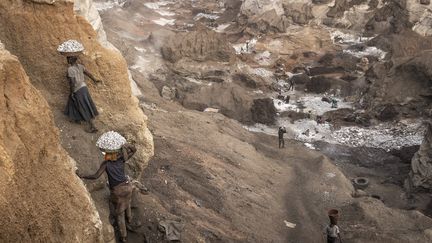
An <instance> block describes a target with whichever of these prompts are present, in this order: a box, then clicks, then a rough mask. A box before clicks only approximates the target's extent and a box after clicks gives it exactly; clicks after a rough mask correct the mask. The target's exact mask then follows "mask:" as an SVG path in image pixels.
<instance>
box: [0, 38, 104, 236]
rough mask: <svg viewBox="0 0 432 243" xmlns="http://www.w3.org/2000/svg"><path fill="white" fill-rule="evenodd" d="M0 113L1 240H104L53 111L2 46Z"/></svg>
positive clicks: (15, 60)
mask: <svg viewBox="0 0 432 243" xmlns="http://www.w3.org/2000/svg"><path fill="white" fill-rule="evenodd" d="M0 45H1V44H0ZM0 112H1V114H2V115H1V116H0V130H1V131H2V132H1V133H0V178H1V180H0V208H1V209H2V211H1V213H0V227H1V230H0V241H1V242H37V241H39V242H102V238H101V234H102V222H101V221H100V218H99V214H98V212H97V211H96V208H95V206H94V205H93V202H92V200H91V198H90V195H89V194H88V193H87V190H86V189H85V187H84V185H83V183H82V182H81V181H80V180H79V179H78V178H77V177H76V176H75V173H74V167H75V166H74V162H73V160H72V159H71V158H70V157H69V156H68V155H67V153H66V151H65V150H63V148H62V147H61V146H60V138H59V131H58V129H57V128H56V127H55V124H54V120H53V115H52V113H51V111H50V107H49V106H48V104H47V102H46V101H45V99H44V98H43V96H42V94H41V93H40V92H39V91H37V90H36V89H35V88H34V87H33V85H32V84H31V83H30V80H29V78H28V76H27V74H26V73H25V71H24V69H23V67H22V66H21V64H20V62H19V60H18V58H17V57H15V56H13V55H11V54H10V53H9V52H8V51H6V50H4V48H3V47H0Z"/></svg>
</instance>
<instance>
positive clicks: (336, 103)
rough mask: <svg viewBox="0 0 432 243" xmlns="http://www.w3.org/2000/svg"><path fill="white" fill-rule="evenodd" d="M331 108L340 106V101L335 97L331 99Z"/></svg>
mask: <svg viewBox="0 0 432 243" xmlns="http://www.w3.org/2000/svg"><path fill="white" fill-rule="evenodd" d="M331 104H332V105H331V108H338V101H337V100H336V99H335V98H332V99H331Z"/></svg>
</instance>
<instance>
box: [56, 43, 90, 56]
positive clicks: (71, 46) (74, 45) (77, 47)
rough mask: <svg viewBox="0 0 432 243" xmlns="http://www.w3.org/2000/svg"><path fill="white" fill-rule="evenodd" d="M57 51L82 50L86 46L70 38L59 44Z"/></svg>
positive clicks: (71, 51) (72, 51) (70, 51)
mask: <svg viewBox="0 0 432 243" xmlns="http://www.w3.org/2000/svg"><path fill="white" fill-rule="evenodd" d="M57 51H58V52H62V53H74V52H82V51H84V46H83V45H82V44H81V43H79V42H78V41H76V40H68V41H65V42H63V43H62V44H61V45H59V46H58V48H57Z"/></svg>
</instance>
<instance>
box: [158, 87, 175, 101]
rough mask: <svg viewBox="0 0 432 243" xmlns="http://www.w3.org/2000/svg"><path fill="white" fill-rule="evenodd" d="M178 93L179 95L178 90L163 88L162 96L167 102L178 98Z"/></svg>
mask: <svg viewBox="0 0 432 243" xmlns="http://www.w3.org/2000/svg"><path fill="white" fill-rule="evenodd" d="M176 93H177V91H176V88H170V87H168V86H163V87H162V91H161V96H162V98H164V99H166V100H173V99H174V98H175V97H176Z"/></svg>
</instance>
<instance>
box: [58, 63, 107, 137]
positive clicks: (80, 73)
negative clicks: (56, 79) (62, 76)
mask: <svg viewBox="0 0 432 243" xmlns="http://www.w3.org/2000/svg"><path fill="white" fill-rule="evenodd" d="M77 60H78V58H77V57H75V56H68V57H67V61H68V64H69V67H68V73H67V78H68V80H69V84H70V96H69V100H68V102H67V105H66V109H65V112H64V114H65V115H66V116H68V117H69V119H70V120H71V121H74V122H81V121H85V122H87V123H88V124H89V128H88V129H86V132H89V133H95V132H97V131H98V130H97V128H96V127H95V125H94V123H93V119H94V118H95V117H96V116H97V115H99V113H98V111H97V109H96V105H95V104H94V102H93V100H92V98H91V96H90V93H89V91H88V88H87V85H86V83H85V76H87V77H89V78H90V79H91V80H93V82H95V83H99V82H101V81H100V80H97V79H95V78H94V76H93V75H92V74H91V73H89V72H88V71H87V70H86V69H85V67H84V66H83V65H81V64H78V63H77Z"/></svg>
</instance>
